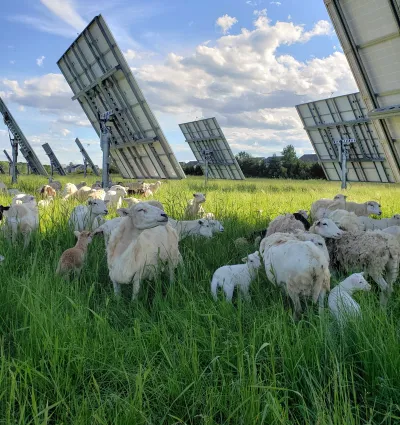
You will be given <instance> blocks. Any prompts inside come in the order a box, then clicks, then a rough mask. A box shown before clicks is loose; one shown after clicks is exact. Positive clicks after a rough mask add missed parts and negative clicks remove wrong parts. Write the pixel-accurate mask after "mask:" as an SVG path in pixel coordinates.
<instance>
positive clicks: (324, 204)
mask: <svg viewBox="0 0 400 425" xmlns="http://www.w3.org/2000/svg"><path fill="white" fill-rule="evenodd" d="M346 198H347V196H345V195H342V194H341V193H339V194H338V195H336V196H335V197H334V198H333V199H326V198H322V199H318V201H315V202H313V203H312V204H311V209H310V215H311V217H312V218H313V219H315V218H316V217H317V212H318V210H319V209H321V208H322V209H323V208H328V207H329V206H330V205H332V203H333V202H335V201H337V203H335V206H336V207H337V208H334V209H344V208H343V207H344V203H345V200H346ZM318 218H321V217H318Z"/></svg>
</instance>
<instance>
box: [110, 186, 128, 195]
mask: <svg viewBox="0 0 400 425" xmlns="http://www.w3.org/2000/svg"><path fill="white" fill-rule="evenodd" d="M113 190H115V191H116V192H117V193H118V195H120V196H126V195H127V194H128V192H127V191H126V189H125V188H124V187H122V186H115V187H114V189H113Z"/></svg>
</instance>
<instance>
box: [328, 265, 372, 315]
mask: <svg viewBox="0 0 400 425" xmlns="http://www.w3.org/2000/svg"><path fill="white" fill-rule="evenodd" d="M370 289H371V285H370V284H369V283H368V282H367V281H366V280H365V279H364V273H363V272H361V273H353V274H352V275H350V276H349V277H347V278H346V279H345V280H344V281H343V282H341V283H339V284H338V285H337V286H335V287H334V288H333V289H332V290H331V292H330V293H329V297H328V305H329V309H330V311H331V313H332V314H333V316H334V317H335V318H336V320H337V321H338V322H340V323H343V322H344V321H345V319H346V318H348V317H349V316H353V317H355V316H359V315H360V313H361V312H360V306H359V304H358V303H357V302H356V301H355V300H354V299H353V297H352V295H353V293H354V292H355V291H369V290H370Z"/></svg>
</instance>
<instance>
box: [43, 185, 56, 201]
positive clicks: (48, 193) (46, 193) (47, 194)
mask: <svg viewBox="0 0 400 425" xmlns="http://www.w3.org/2000/svg"><path fill="white" fill-rule="evenodd" d="M40 194H41V195H42V196H43V197H44V198H55V197H56V195H57V192H56V191H55V189H53V188H52V187H51V186H49V185H48V184H45V185H44V186H42V188H41V189H40Z"/></svg>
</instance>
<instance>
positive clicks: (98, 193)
mask: <svg viewBox="0 0 400 425" xmlns="http://www.w3.org/2000/svg"><path fill="white" fill-rule="evenodd" d="M105 196H106V192H105V190H103V189H92V192H91V193H90V194H89V196H88V199H101V200H102V201H104V199H105Z"/></svg>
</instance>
